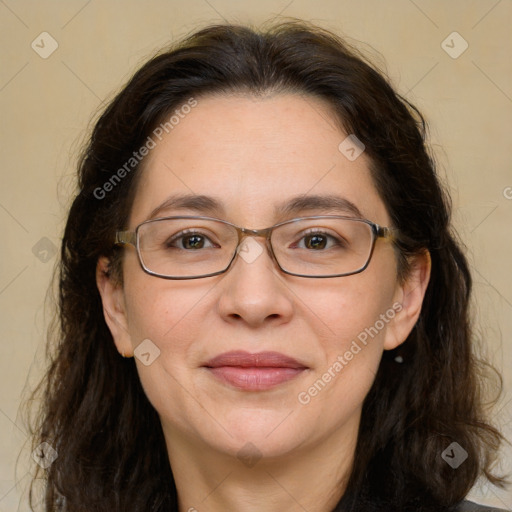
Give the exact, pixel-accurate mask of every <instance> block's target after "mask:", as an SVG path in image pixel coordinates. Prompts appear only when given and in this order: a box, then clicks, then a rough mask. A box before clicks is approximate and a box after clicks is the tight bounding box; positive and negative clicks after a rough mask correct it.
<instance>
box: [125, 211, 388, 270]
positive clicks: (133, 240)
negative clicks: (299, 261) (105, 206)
mask: <svg viewBox="0 0 512 512" xmlns="http://www.w3.org/2000/svg"><path fill="white" fill-rule="evenodd" d="M169 219H198V220H211V221H217V222H221V223H223V224H227V225H228V226H231V227H233V228H234V229H235V230H236V232H237V234H238V243H237V245H236V247H235V250H234V252H233V256H232V257H231V260H230V261H229V263H228V264H227V266H226V268H224V269H223V270H219V271H218V272H213V273H210V274H202V275H199V276H167V275H165V274H159V273H158V272H153V271H152V270H150V269H148V268H147V267H146V266H145V264H144V262H143V259H142V255H141V253H140V246H139V229H140V227H141V226H143V225H145V224H148V223H152V222H160V221H164V220H169ZM309 219H345V220H351V221H356V222H363V223H365V224H368V225H369V226H370V227H371V232H372V245H371V248H370V252H369V254H368V259H367V260H366V263H365V264H364V265H363V266H362V267H361V268H359V269H357V270H355V271H352V272H345V273H343V274H329V275H325V276H324V275H320V276H312V275H306V274H297V273H294V272H290V271H288V270H285V269H284V268H283V267H281V264H280V263H279V261H278V259H277V257H276V255H275V253H274V249H273V247H272V241H271V236H272V232H273V230H274V229H276V228H278V227H279V226H283V225H284V224H290V223H292V222H297V221H302V220H309ZM246 237H264V238H265V239H266V243H267V248H268V250H269V252H270V255H271V257H272V259H273V260H274V262H275V263H276V264H277V266H278V267H279V269H280V270H281V272H284V273H285V274H288V275H291V276H297V277H306V278H317V279H323V278H331V277H345V276H351V275H354V274H359V273H360V272H363V270H365V269H366V268H367V267H368V265H369V264H370V260H371V258H372V255H373V251H374V248H375V242H376V241H377V239H378V238H385V239H389V240H391V241H393V242H395V241H396V240H397V237H398V230H397V229H396V228H389V227H384V226H379V224H376V223H375V222H372V221H371V220H368V219H362V218H358V217H347V216H344V215H315V216H309V217H298V218H295V219H290V220H286V221H284V222H280V223H278V224H274V225H273V226H270V227H268V228H264V229H249V228H242V227H240V226H237V225H236V224H233V223H231V222H228V221H226V220H222V219H216V218H215V217H204V216H196V215H192V216H191V215H179V216H171V217H160V218H157V219H149V220H146V221H144V222H141V223H140V224H139V225H138V226H137V227H136V228H135V230H134V231H117V232H116V237H115V245H126V244H128V245H133V246H134V247H135V248H136V249H137V256H138V258H139V263H140V266H141V268H142V270H143V271H144V272H146V273H147V274H149V275H152V276H156V277H160V278H162V279H173V280H185V279H202V278H205V277H212V276H217V275H220V274H223V273H225V272H227V271H228V270H229V268H230V267H231V265H232V264H233V261H234V260H235V258H236V255H237V253H238V250H239V247H240V244H241V243H242V241H243V240H244V239H245V238H246Z"/></svg>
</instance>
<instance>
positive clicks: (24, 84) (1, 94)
mask: <svg viewBox="0 0 512 512" xmlns="http://www.w3.org/2000/svg"><path fill="white" fill-rule="evenodd" d="M279 13H282V15H283V16H297V17H303V18H305V19H308V20H311V21H314V22H317V23H319V24H322V25H323V26H325V27H327V28H330V29H333V30H334V31H336V32H338V33H340V34H344V35H346V36H348V37H350V38H353V39H355V40H359V41H364V42H365V43H367V44H368V45H371V46H372V47H374V48H375V49H377V50H378V51H379V52H380V53H381V54H382V55H383V57H384V59H385V61H386V62H387V69H388V72H389V75H390V76H391V78H392V79H393V81H394V83H395V84H396V85H397V87H398V89H399V90H400V91H401V92H402V93H403V94H404V95H405V96H406V97H407V98H409V99H410V100H412V101H413V102H414V103H416V104H417V105H418V106H419V107H420V109H422V110H423V112H424V113H425V115H426V117H427V119H428V120H429V122H430V124H431V134H432V142H433V144H434V146H435V150H436V152H437V155H438V159H439V162H440V164H441V170H442V173H443V175H445V176H446V180H447V181H448V183H449V185H450V188H451V190H452V193H453V200H454V207H455V220H456V225H457V226H458V228H459V229H460V232H461V235H462V238H463V239H464V241H465V242H466V243H467V245H468V247H469V250H470V260H471V263H472V268H473V271H474V278H475V288H476V294H477V299H478V312H477V313H476V319H475V321H476V322H477V324H478V325H479V326H480V329H481V332H482V335H483V337H484V339H485V341H486V343H487V346H488V349H489V354H490V355H491V357H492V358H493V360H494V362H495V364H496V365H497V366H498V367H499V368H501V370H502V371H503V373H504V382H505V392H506V393H505V395H504V396H503V398H502V401H501V402H500V403H499V405H498V407H497V409H496V412H495V415H496V418H497V419H498V420H499V422H500V423H501V425H502V426H503V428H504V430H505V432H506V433H507V435H508V436H509V438H511V439H512V272H511V263H510V262H511V261H512V259H511V256H512V229H511V226H512V161H511V155H512V150H511V147H512V142H511V133H510V132H511V128H512V126H511V121H512V59H511V55H512V31H511V28H512V3H511V2H510V0H478V1H477V0H474V1H464V0H452V1H447V0H444V1H443V0H414V1H413V0H387V1H385V2H384V1H382V0H370V1H360V0H344V1H343V0H319V1H318V0H317V1H313V0H261V1H259V2H255V1H254V2H253V1H235V0H191V1H189V2H179V1H177V0H152V1H149V2H142V1H135V0H130V1H123V2H121V1H120V0H119V1H108V2H106V1H104V2H101V1H100V0H92V1H89V2H88V1H86V0H72V1H66V2H58V1H44V2H36V1H28V0H20V1H14V0H0V59H1V66H0V109H1V115H2V117H1V119H2V121H1V125H0V130H1V131H0V138H1V141H2V161H1V165H0V175H1V187H0V230H1V231H0V232H1V236H2V238H1V254H0V311H1V322H0V333H1V343H0V512H11V511H16V510H20V511H22V510H28V509H27V506H26V504H25V503H21V504H19V501H20V496H21V495H22V492H23V490H24V488H25V487H26V484H27V483H28V476H27V472H26V464H25V462H24V459H23V458H21V459H20V461H19V464H18V467H17V471H16V472H15V462H16V457H17V455H18V453H19V450H20V448H21V446H22V443H23V442H24V441H25V439H26V436H25V427H24V425H23V423H22V420H21V417H20V412H19V404H20V398H21V396H22V393H23V392H26V389H27V386H29V385H31V384H32V383H34V382H35V381H36V380H37V377H38V376H39V375H40V372H41V368H42V361H43V359H42V357H43V343H44V330H45V325H46V322H47V318H46V317H45V310H44V307H43V306H44V298H45V293H46V289H47V287H48V283H49V280H50V277H51V272H52V268H53V266H54V264H55V262H56V258H57V256H56V255H55V251H56V248H57V246H58V245H59V238H60V236H61V230H62V227H63V220H64V217H65V211H66V207H67V206H68V204H69V197H70V193H71V192H72V191H73V186H74V183H73V173H74V167H75V162H76V155H77V148H78V147H79V145H80V142H81V141H82V140H83V137H84V135H85V133H86V129H87V127H88V126H89V122H90V119H91V117H92V115H93V113H95V112H96V111H97V109H99V108H100V106H101V105H102V104H103V101H104V100H105V99H108V98H111V97H112V94H113V92H114V91H115V90H116V89H117V88H118V87H119V86H120V85H121V84H122V83H123V82H124V81H125V80H126V79H127V78H128V77H129V76H130V74H131V73H132V72H133V71H134V70H135V68H136V67H137V66H138V65H139V64H141V63H142V62H143V61H144V59H145V58H146V57H147V56H149V55H150V54H151V53H152V52H153V51H155V50H156V49H158V48H159V47H161V46H162V45H165V44H166V43H168V42H169V41H170V40H172V39H173V38H177V37H179V36H181V35H183V34H185V33H187V32H189V31H191V30H193V29H195V28H197V27H199V26H200V25H203V24H206V23H209V22H214V21H222V19H226V20H228V21H242V22H246V21H250V22H254V23H257V22H260V21H263V20H265V19H268V18H270V17H272V16H274V15H277V14H279ZM454 31H456V32H458V33H459V34H460V36H461V37H462V38H463V39H461V38H460V36H457V35H455V36H454V35H451V36H450V37H448V39H447V40H446V43H444V47H443V46H442V42H443V41H444V40H445V39H446V38H447V36H449V35H450V34H451V33H452V32H454ZM42 32H48V33H49V34H50V35H51V37H52V38H54V40H55V41H56V43H52V42H51V40H50V38H49V36H47V35H43V36H40V37H38V36H39V35H40V34H41V33H42ZM41 39H43V42H41ZM33 41H35V42H34V49H33V48H32V47H31V43H32V42H33ZM464 41H466V42H467V44H468V48H467V49H466V50H465V51H464V53H462V54H460V55H459V53H460V52H461V50H463V48H464V46H465V43H464ZM52 44H58V48H57V49H56V51H55V52H54V53H52V54H51V55H49V56H48V55H46V54H45V52H46V53H48V52H49V51H50V50H51V49H52V46H51V45H52ZM36 45H39V46H36ZM363 46H364V45H363ZM365 47H366V46H365ZM445 50H446V51H445ZM368 51H371V49H370V48H368ZM449 53H451V55H450V54H449ZM40 54H41V55H42V56H46V57H47V58H42V56H40ZM454 57H456V58H454ZM24 390H25V391H24ZM502 455H503V461H504V466H506V467H507V469H508V470H509V471H511V473H512V464H511V463H510V461H511V459H512V451H511V450H510V449H508V450H505V449H504V450H503V452H502ZM27 456H29V453H25V454H24V457H27ZM507 461H508V462H507ZM473 496H474V498H475V499H477V500H479V501H481V502H484V503H489V504H494V505H496V506H500V507H502V508H506V509H512V490H509V492H500V491H498V490H496V489H494V488H488V487H483V488H480V489H478V488H477V489H475V490H474V492H473Z"/></svg>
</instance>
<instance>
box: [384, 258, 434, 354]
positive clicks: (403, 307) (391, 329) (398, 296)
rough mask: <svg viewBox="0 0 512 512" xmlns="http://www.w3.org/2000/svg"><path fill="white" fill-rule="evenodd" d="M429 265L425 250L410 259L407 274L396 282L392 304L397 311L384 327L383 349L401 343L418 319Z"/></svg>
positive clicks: (426, 283)
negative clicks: (401, 281)
mask: <svg viewBox="0 0 512 512" xmlns="http://www.w3.org/2000/svg"><path fill="white" fill-rule="evenodd" d="M431 265H432V262H431V259H430V253H429V252H428V251H427V250H425V252H423V253H421V254H418V255H416V256H413V257H412V259H411V260H410V272H409V275H408V276H407V277H406V279H405V282H403V283H398V284H397V289H396V291H395V296H394V304H393V309H395V311H397V313H396V315H395V317H394V318H393V321H392V322H390V323H389V324H388V327H387V329H386V335H385V339H384V350H392V349H394V348H396V347H398V345H400V344H402V343H403V342H404V341H405V340H406V339H407V336H409V334H410V333H411V331H412V330H413V328H414V326H415V324H416V322H417V321H418V318H419V316H420V312H421V306H422V304H423V298H424V297H425V291H426V290H427V286H428V282H429V280H430V269H431ZM395 304H396V307H395Z"/></svg>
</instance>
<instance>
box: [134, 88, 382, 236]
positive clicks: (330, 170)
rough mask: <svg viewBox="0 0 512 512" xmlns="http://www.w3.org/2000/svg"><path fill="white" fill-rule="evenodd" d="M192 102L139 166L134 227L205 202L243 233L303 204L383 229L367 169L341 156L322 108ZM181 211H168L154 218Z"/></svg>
mask: <svg viewBox="0 0 512 512" xmlns="http://www.w3.org/2000/svg"><path fill="white" fill-rule="evenodd" d="M196 101H197V105H196V106H195V107H193V108H191V109H190V110H189V109H187V113H186V114H185V113H184V112H185V111H183V112H180V111H179V108H178V109H177V110H178V112H177V113H175V114H176V115H175V116H174V118H173V121H174V122H173V124H172V129H169V130H168V133H165V132H164V134H163V136H161V140H158V139H155V142H156V144H155V147H154V148H153V149H151V151H150V152H149V154H148V156H147V157H146V159H145V161H144V162H143V166H142V176H141V179H140V181H139V184H138V188H137V191H136V194H135V200H134V204H133V207H132V212H131V218H130V224H131V225H132V226H133V225H136V224H138V223H140V222H142V221H144V220H146V219H148V218H149V217H150V216H152V215H153V216H155V215H154V214H155V211H157V210H158V208H159V207H160V206H161V205H162V204H163V203H165V202H166V200H167V199H168V198H169V197H170V196H176V195H188V196H194V195H197V196H209V197H212V198H213V199H215V200H216V202H217V203H219V204H218V206H219V208H218V209H217V214H218V215H221V216H223V218H224V219H225V220H230V221H232V222H235V223H239V224H243V225H245V226H246V227H254V228H258V227H266V226H269V225H271V224H273V223H275V222H279V221H281V220H284V219H283V218H282V215H283V214H285V213H286V211H287V209H286V208H283V206H285V205H286V202H287V200H296V199H297V198H298V197H301V196H306V197H308V196H310V195H314V196H325V195H329V196H338V197H340V198H341V199H342V200H346V201H348V202H350V203H352V204H353V205H355V206H356V207H357V208H358V209H359V210H360V212H361V214H362V216H365V217H366V218H369V219H371V220H374V221H375V222H378V223H381V224H385V223H386V222H387V220H388V216H387V213H386V210H385V207H384V204H383V202H382V200H381V198H380V197H379V195H378V193H377V191H376V189H375V186H374V184H373V181H372V178H371V175H370V171H369V164H370V160H369V159H368V157H367V156H366V155H365V153H364V152H363V153H362V154H361V155H360V156H359V157H358V158H356V159H355V160H353V159H348V158H347V156H346V154H344V153H342V152H341V151H340V149H339V146H340V144H341V143H343V141H344V140H345V139H346V138H347V136H348V134H346V133H344V132H343V131H342V130H341V129H340V127H339V124H338V123H337V122H336V119H335V117H334V115H333V113H332V111H331V109H330V108H329V106H328V105H327V104H326V103H325V102H324V101H322V100H320V99H318V98H315V97H310V96H301V95H298V94H275V95H272V96H266V97H254V96H250V95H241V94H238V95H227V94H224V95H214V96H203V97H198V98H197V99H196ZM169 117H170V116H169ZM170 203H171V202H169V204H170ZM186 211H187V209H186V208H182V209H180V211H179V212H178V211H177V210H176V209H173V207H171V206H169V207H168V208H166V209H161V211H159V212H158V216H160V217H161V216H165V215H173V214H187V213H186ZM189 211H190V214H198V211H192V210H189ZM324 211H325V210H324ZM184 212H185V213H184ZM283 212H284V213H283ZM212 213H213V212H212ZM289 213H291V211H289ZM304 213H306V214H307V213H311V214H314V213H315V211H312V210H311V209H308V210H307V211H306V210H305V211H304ZM279 215H281V217H279V218H278V216H279Z"/></svg>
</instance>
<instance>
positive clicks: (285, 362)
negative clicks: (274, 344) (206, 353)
mask: <svg viewBox="0 0 512 512" xmlns="http://www.w3.org/2000/svg"><path fill="white" fill-rule="evenodd" d="M203 366H204V367H206V368H207V369H208V370H209V371H211V372H212V374H213V375H214V376H215V377H217V378H218V379H220V380H222V381H224V382H226V383H228V384H231V385H232V386H235V387H237V388H239V389H244V390H247V391H261V390H265V389H269V388H272V387H274V386H277V385H278V384H282V383H284V382H287V381H289V380H291V379H293V378H294V377H296V376H297V375H299V374H301V373H302V372H303V371H304V370H306V369H307V367H306V366H304V365H303V364H301V363H299V362H298V361H296V360H295V359H293V358H291V357H288V356H285V355H284V354H280V353H279V352H259V353H257V354H250V353H249V352H243V351H233V352H225V353H224V354H220V355H218V356H216V357H214V358H213V359H210V360H209V361H208V362H207V363H205V364H204V365H203Z"/></svg>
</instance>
